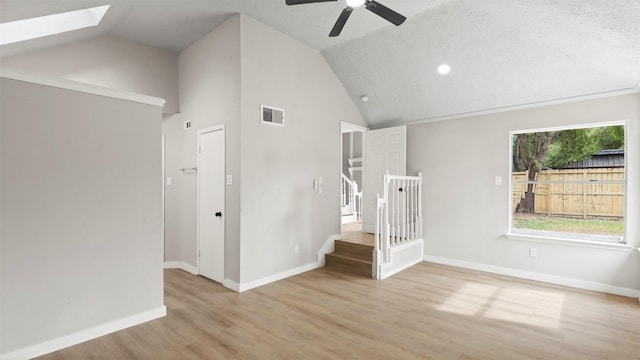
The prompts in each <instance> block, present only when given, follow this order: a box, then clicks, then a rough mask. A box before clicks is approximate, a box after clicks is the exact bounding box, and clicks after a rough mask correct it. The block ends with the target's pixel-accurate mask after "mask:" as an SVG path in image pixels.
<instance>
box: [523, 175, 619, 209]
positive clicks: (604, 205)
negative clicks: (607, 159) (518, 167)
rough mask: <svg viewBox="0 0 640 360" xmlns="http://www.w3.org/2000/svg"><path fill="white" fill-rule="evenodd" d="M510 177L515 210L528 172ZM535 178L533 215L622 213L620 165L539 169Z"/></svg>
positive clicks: (525, 189)
mask: <svg viewBox="0 0 640 360" xmlns="http://www.w3.org/2000/svg"><path fill="white" fill-rule="evenodd" d="M512 176H513V178H512V184H513V194H512V195H513V196H512V205H513V208H512V209H514V210H515V209H516V207H517V206H518V204H519V203H520V200H521V199H522V198H523V197H524V193H525V192H526V191H527V172H514V173H513V174H512ZM537 180H538V182H537V183H535V184H534V185H533V192H534V193H535V213H536V214H546V215H561V216H572V217H582V218H585V219H586V218H588V217H614V218H622V217H623V216H624V168H622V167H617V168H593V169H562V170H542V171H541V172H540V173H539V174H538V179H537ZM583 181H585V182H587V183H582V182H583Z"/></svg>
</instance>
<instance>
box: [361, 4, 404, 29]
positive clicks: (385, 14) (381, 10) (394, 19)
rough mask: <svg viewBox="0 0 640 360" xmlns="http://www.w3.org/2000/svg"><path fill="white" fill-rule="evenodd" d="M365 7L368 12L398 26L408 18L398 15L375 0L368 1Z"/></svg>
mask: <svg viewBox="0 0 640 360" xmlns="http://www.w3.org/2000/svg"><path fill="white" fill-rule="evenodd" d="M365 7H366V8H367V10H369V11H371V12H373V13H374V14H376V15H378V16H380V17H382V18H384V19H385V20H387V21H388V22H390V23H392V24H393V25H396V26H398V25H400V24H402V23H403V22H404V21H405V20H407V18H406V17H404V16H402V15H400V14H398V13H397V12H395V11H393V10H391V9H389V8H388V7H386V6H384V5H382V4H380V3H379V2H377V1H374V0H370V1H367V3H366V4H365Z"/></svg>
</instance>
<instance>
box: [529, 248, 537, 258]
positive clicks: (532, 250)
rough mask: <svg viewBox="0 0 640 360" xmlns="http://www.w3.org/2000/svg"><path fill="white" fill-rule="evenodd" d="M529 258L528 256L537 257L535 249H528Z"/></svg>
mask: <svg viewBox="0 0 640 360" xmlns="http://www.w3.org/2000/svg"><path fill="white" fill-rule="evenodd" d="M529 256H530V257H537V256H538V249H536V248H530V249H529Z"/></svg>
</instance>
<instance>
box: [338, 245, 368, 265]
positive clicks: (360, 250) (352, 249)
mask: <svg viewBox="0 0 640 360" xmlns="http://www.w3.org/2000/svg"><path fill="white" fill-rule="evenodd" d="M335 248H336V252H337V253H344V254H349V255H352V256H354V257H357V258H360V259H363V260H368V261H369V262H371V260H372V259H373V245H367V244H359V243H352V242H347V241H343V240H336V242H335Z"/></svg>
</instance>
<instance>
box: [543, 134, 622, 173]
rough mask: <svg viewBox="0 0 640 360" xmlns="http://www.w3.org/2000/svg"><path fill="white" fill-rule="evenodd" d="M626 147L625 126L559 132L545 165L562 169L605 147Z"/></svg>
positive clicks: (550, 148)
mask: <svg viewBox="0 0 640 360" xmlns="http://www.w3.org/2000/svg"><path fill="white" fill-rule="evenodd" d="M623 148H624V127H623V126H621V125H619V126H603V127H597V128H583V129H571V130H564V131H560V132H558V135H557V136H556V137H555V138H554V140H553V142H552V143H551V145H550V146H549V151H548V153H547V156H546V158H545V160H544V165H545V166H548V167H550V168H553V169H560V168H562V167H563V166H565V165H567V164H571V163H573V162H576V161H581V160H585V159H588V158H589V157H591V156H592V155H593V154H597V153H598V152H600V151H601V150H605V149H623Z"/></svg>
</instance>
